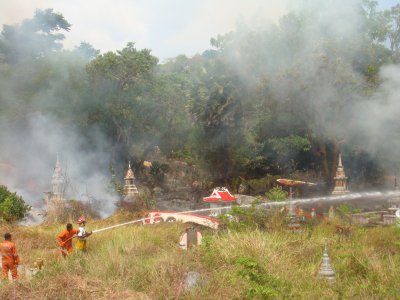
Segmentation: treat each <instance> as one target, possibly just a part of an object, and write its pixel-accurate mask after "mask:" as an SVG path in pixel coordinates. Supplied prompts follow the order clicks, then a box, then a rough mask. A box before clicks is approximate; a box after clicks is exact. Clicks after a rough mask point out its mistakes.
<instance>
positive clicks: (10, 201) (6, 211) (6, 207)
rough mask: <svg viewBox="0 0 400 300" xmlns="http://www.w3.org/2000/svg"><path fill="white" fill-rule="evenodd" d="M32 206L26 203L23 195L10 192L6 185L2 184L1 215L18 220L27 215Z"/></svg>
mask: <svg viewBox="0 0 400 300" xmlns="http://www.w3.org/2000/svg"><path fill="white" fill-rule="evenodd" d="M30 209H31V207H30V206H29V205H27V204H25V201H24V200H23V199H22V197H21V196H18V195H17V194H16V193H12V192H10V191H9V190H8V189H7V187H6V186H4V185H0V217H1V218H2V219H3V220H5V221H7V222H12V221H17V220H20V219H22V218H24V217H25V216H26V214H27V213H28V212H29V210H30Z"/></svg>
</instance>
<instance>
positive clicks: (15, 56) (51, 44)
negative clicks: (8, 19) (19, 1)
mask: <svg viewBox="0 0 400 300" xmlns="http://www.w3.org/2000/svg"><path fill="white" fill-rule="evenodd" d="M70 28H71V24H69V23H68V22H67V21H66V20H65V19H64V17H63V15H62V14H59V13H55V12H54V11H53V9H51V8H49V9H45V10H37V11H36V12H35V15H34V17H33V18H32V19H26V20H24V21H23V22H22V24H21V25H15V26H10V25H3V31H2V32H1V36H0V53H2V54H3V55H4V59H5V61H6V62H7V63H10V64H15V63H17V62H18V61H20V60H23V59H32V58H33V59H36V58H40V57H43V56H44V55H46V54H48V53H51V52H54V51H58V50H60V49H61V48H62V44H61V42H62V41H63V40H64V38H65V36H64V34H62V33H60V31H61V30H65V31H69V30H70Z"/></svg>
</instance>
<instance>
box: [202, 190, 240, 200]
mask: <svg viewBox="0 0 400 300" xmlns="http://www.w3.org/2000/svg"><path fill="white" fill-rule="evenodd" d="M236 200H237V198H236V197H234V196H232V194H231V193H229V191H228V190H227V189H226V188H216V189H214V191H213V192H212V194H211V195H210V196H208V197H204V198H203V201H205V202H219V201H222V202H232V201H236Z"/></svg>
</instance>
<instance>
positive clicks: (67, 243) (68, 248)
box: [57, 223, 79, 257]
mask: <svg viewBox="0 0 400 300" xmlns="http://www.w3.org/2000/svg"><path fill="white" fill-rule="evenodd" d="M78 232H79V230H78V229H73V228H72V224H71V223H68V224H67V229H66V230H63V231H62V232H61V233H60V234H59V235H58V236H57V241H58V245H59V246H60V250H61V254H62V255H63V257H66V256H67V255H68V254H71V253H72V239H73V238H74V237H75V236H76V234H77V233H78Z"/></svg>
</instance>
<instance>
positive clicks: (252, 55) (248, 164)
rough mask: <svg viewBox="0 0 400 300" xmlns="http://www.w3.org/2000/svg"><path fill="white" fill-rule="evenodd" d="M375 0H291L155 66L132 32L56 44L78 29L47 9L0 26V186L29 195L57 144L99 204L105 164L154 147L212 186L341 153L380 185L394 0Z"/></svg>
mask: <svg viewBox="0 0 400 300" xmlns="http://www.w3.org/2000/svg"><path fill="white" fill-rule="evenodd" d="M300 3H302V5H300ZM376 8H377V5H376V3H375V2H374V1H323V2H321V1H294V3H293V6H292V7H291V8H290V9H289V12H288V14H286V15H285V16H283V17H282V18H281V19H280V21H279V22H278V23H276V24H271V23H269V22H263V20H257V23H256V22H251V23H245V22H244V21H243V22H240V21H239V22H238V24H237V28H236V30H234V31H232V32H228V33H223V32H222V33H221V35H219V36H217V37H210V39H211V45H210V49H209V50H207V51H205V52H204V53H203V54H202V55H196V56H194V57H186V56H184V55H180V56H177V57H175V58H173V59H170V60H169V61H167V62H166V63H164V64H159V63H158V58H157V57H155V56H153V55H152V53H151V50H150V49H137V48H136V46H135V44H134V43H133V42H132V43H128V44H127V45H126V47H125V48H123V49H121V50H119V51H116V52H108V53H104V54H100V53H99V51H98V50H96V45H90V44H88V43H85V42H82V44H80V45H79V46H77V47H76V48H75V50H68V51H67V50H63V49H62V46H61V44H60V42H61V41H62V40H63V38H64V34H67V32H68V31H69V30H71V31H72V30H79V28H74V27H73V26H71V24H69V23H68V21H67V20H65V19H64V17H63V16H62V12H57V13H56V12H54V11H53V10H52V9H47V10H44V11H40V10H38V11H37V12H36V13H35V14H34V16H33V18H32V19H29V20H25V21H23V22H22V23H21V24H17V25H4V26H3V30H2V32H1V35H0V105H1V111H0V125H1V128H2V130H1V131H0V141H1V144H2V146H1V147H0V164H1V165H0V181H1V184H5V185H7V186H8V187H10V189H12V190H13V191H14V190H15V191H19V194H20V195H22V196H23V197H24V198H27V199H28V200H29V201H31V202H32V201H33V200H36V199H39V198H40V197H41V193H42V192H43V191H46V190H48V189H49V185H50V177H51V173H52V168H53V166H54V163H55V158H56V153H57V152H59V153H60V155H61V157H60V158H61V163H62V164H63V163H64V166H65V168H67V171H68V175H69V177H70V178H71V182H75V188H74V189H73V190H74V192H72V191H71V193H72V194H73V195H72V196H73V197H81V195H83V194H85V195H86V197H87V195H88V194H90V195H92V196H93V197H94V198H95V199H97V200H99V201H100V200H102V201H103V202H104V203H110V202H111V201H112V197H111V195H109V196H107V195H108V192H107V182H108V181H109V177H110V176H111V174H110V172H109V169H110V166H112V167H115V168H116V170H118V172H122V170H123V168H124V167H125V166H126V163H127V161H128V159H130V160H132V162H133V164H134V167H136V169H135V170H137V171H138V173H139V174H138V175H139V177H140V169H139V168H138V166H139V165H140V162H142V161H143V160H144V159H145V157H146V154H147V153H148V152H149V151H151V150H152V149H154V147H155V146H159V147H160V149H161V152H162V153H163V154H164V155H166V156H167V157H171V158H179V159H182V160H187V161H190V162H191V163H195V164H198V165H200V166H201V167H202V168H204V169H206V170H207V171H208V172H209V174H210V178H211V179H212V181H213V182H214V183H215V185H220V184H221V185H222V184H227V185H229V184H230V183H231V182H232V181H233V180H234V179H235V178H238V177H244V178H258V177H263V176H265V175H267V174H279V175H282V176H283V175H284V176H293V175H294V174H297V173H298V172H307V173H309V174H313V176H314V178H315V179H316V180H318V181H320V182H326V183H327V187H329V185H331V184H332V182H331V180H332V177H333V174H334V171H335V168H336V165H337V154H338V153H339V151H341V152H342V153H343V159H344V162H345V166H346V171H348V174H349V175H350V177H351V179H352V183H353V187H354V189H355V190H356V189H357V188H360V189H361V188H380V187H382V178H383V176H384V175H394V174H396V172H398V171H399V167H400V155H399V154H398V152H399V149H400V145H399V141H400V123H399V121H398V116H399V115H400V101H399V100H400V99H399V95H400V93H399V92H400V91H398V89H399V86H400V85H399V80H400V67H399V66H398V63H399V59H400V56H399V45H400V34H399V29H398V25H399V20H400V5H397V6H395V7H393V8H391V9H388V10H386V11H383V12H381V11H377V9H376ZM120 174H122V173H120ZM121 176H122V175H121Z"/></svg>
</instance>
